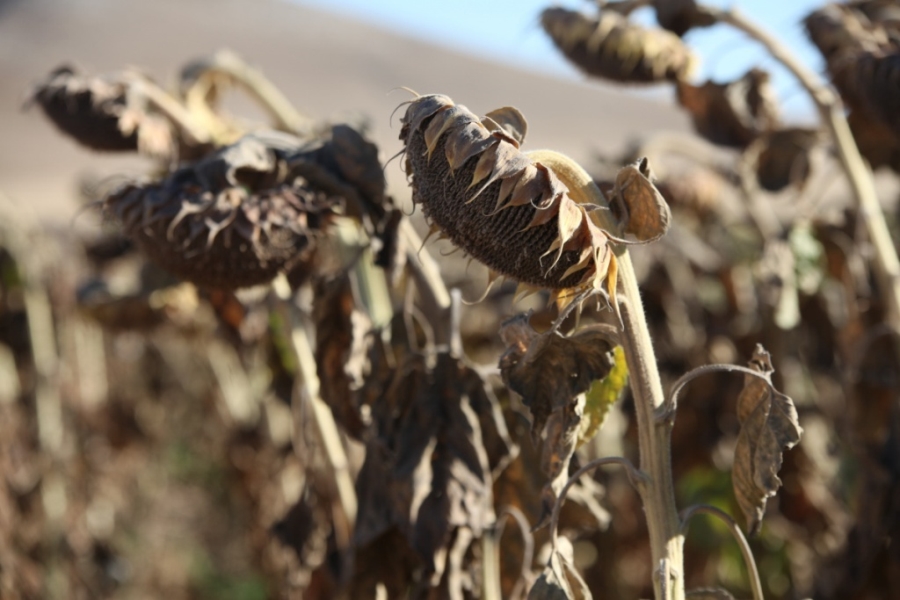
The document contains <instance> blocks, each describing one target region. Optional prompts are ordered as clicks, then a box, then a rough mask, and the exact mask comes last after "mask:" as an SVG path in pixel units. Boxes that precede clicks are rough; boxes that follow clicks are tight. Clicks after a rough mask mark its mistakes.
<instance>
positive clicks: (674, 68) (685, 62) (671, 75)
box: [541, 8, 696, 83]
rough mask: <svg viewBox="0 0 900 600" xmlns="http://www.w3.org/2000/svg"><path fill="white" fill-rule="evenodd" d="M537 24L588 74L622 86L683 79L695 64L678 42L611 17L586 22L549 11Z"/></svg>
mask: <svg viewBox="0 0 900 600" xmlns="http://www.w3.org/2000/svg"><path fill="white" fill-rule="evenodd" d="M541 25H542V26H543V27H544V31H546V32H547V33H548V34H549V35H550V37H551V38H552V39H553V43H554V44H556V46H557V47H558V48H559V49H560V50H562V52H563V54H565V55H566V58H568V59H569V60H570V61H572V62H573V63H575V64H576V65H577V66H578V67H579V68H580V69H582V70H583V71H584V72H585V73H587V74H588V75H595V76H597V77H604V78H606V79H612V80H613V81H620V82H624V83H653V82H660V81H666V80H670V81H677V80H683V79H685V78H686V77H688V76H689V75H690V72H691V70H692V69H693V66H694V64H695V63H696V59H695V57H694V55H693V54H692V53H691V51H690V49H688V47H687V46H685V45H684V44H683V43H682V41H681V39H680V38H679V37H678V36H677V35H674V34H672V33H670V32H668V31H664V30H662V29H658V30H652V29H645V28H643V27H640V26H638V25H635V24H634V23H631V22H630V21H629V20H628V19H627V18H626V17H623V16H622V15H620V14H618V13H615V12H604V13H603V14H601V15H600V16H599V17H588V16H586V15H584V14H582V13H580V12H576V11H571V10H566V9H563V8H548V9H547V10H545V11H544V12H543V13H542V14H541Z"/></svg>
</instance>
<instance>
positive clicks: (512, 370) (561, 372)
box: [500, 315, 613, 434]
mask: <svg viewBox="0 0 900 600" xmlns="http://www.w3.org/2000/svg"><path fill="white" fill-rule="evenodd" d="M500 337H501V338H502V339H503V341H504V343H505V344H506V346H507V349H506V352H505V353H504V354H503V356H502V357H501V358H500V370H501V373H502V375H503V380H504V381H505V382H506V385H507V386H509V388H510V389H511V390H513V391H514V392H516V393H518V394H519V395H520V396H522V400H523V402H524V403H525V405H526V406H527V407H528V408H529V410H530V411H531V415H532V434H538V433H540V432H541V431H542V430H543V428H544V425H545V424H546V422H547V418H548V417H549V415H550V414H551V413H552V412H553V411H555V410H557V409H560V408H563V407H565V406H567V405H568V404H570V403H571V402H572V400H573V398H575V397H576V396H578V395H579V394H582V393H584V392H586V391H587V390H588V389H590V387H591V384H592V383H593V382H594V381H596V380H598V379H602V378H603V377H605V376H606V375H607V374H608V373H609V371H610V369H611V368H612V365H613V363H612V359H611V358H610V350H612V347H613V344H612V343H611V342H610V334H609V332H608V331H606V330H605V329H597V328H584V329H582V330H581V331H579V332H578V333H576V334H574V335H572V336H569V337H565V336H563V335H561V334H560V333H558V332H557V331H553V330H551V331H547V332H545V333H542V334H538V333H537V332H536V331H535V330H534V329H533V328H532V327H531V325H530V324H529V323H528V315H519V316H517V317H515V318H513V319H511V320H510V321H508V322H507V323H504V325H503V327H502V328H501V330H500Z"/></svg>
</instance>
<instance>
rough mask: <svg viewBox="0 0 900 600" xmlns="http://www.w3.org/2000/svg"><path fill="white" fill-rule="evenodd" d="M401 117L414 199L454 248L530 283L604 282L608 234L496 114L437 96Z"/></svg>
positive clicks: (416, 102)
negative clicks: (475, 111)
mask: <svg viewBox="0 0 900 600" xmlns="http://www.w3.org/2000/svg"><path fill="white" fill-rule="evenodd" d="M490 114H492V113H489V115H490ZM493 114H496V113H493ZM508 114H518V111H516V112H515V113H508ZM501 120H504V119H501ZM519 120H520V119H519V118H518V117H517V118H515V119H509V121H511V122H518V121H519ZM521 121H522V123H524V118H523V119H521ZM402 123H403V128H402V131H401V133H400V139H401V140H403V142H404V144H405V152H406V158H405V160H406V171H407V173H408V174H409V175H410V176H411V179H412V189H413V201H414V202H415V203H416V204H417V205H420V206H422V209H423V210H424V212H425V215H426V217H428V218H429V219H430V220H432V221H433V223H434V225H436V226H437V227H438V228H439V229H440V230H441V232H442V233H443V234H444V235H445V236H446V237H448V238H450V240H451V241H453V243H454V244H456V245H457V246H458V247H460V248H462V249H463V250H464V251H465V252H467V253H468V254H470V255H472V256H473V257H474V258H476V259H477V260H479V261H481V262H482V263H484V264H485V265H487V266H488V267H489V268H490V269H491V270H493V271H495V272H497V273H499V274H502V275H505V276H507V277H509V278H511V279H515V280H517V281H520V282H522V283H525V284H529V285H532V286H537V287H542V288H550V289H554V290H561V289H566V288H571V287H579V286H586V285H594V286H595V287H596V288H597V289H599V288H600V285H599V284H600V282H602V281H603V280H604V279H605V278H606V274H607V269H608V268H609V264H610V260H611V255H612V252H611V250H610V248H609V246H608V245H607V241H608V238H607V236H606V235H605V234H604V232H603V231H602V230H600V228H599V227H598V226H597V225H596V224H595V223H594V222H593V220H592V219H591V216H590V215H589V214H588V212H587V211H586V210H585V207H583V206H582V205H580V204H577V203H576V202H575V201H574V200H572V199H571V198H570V197H569V195H568V189H567V188H566V187H565V185H563V184H562V183H561V182H560V181H559V179H558V178H557V177H556V175H555V174H554V173H553V172H552V171H551V170H550V169H548V168H547V167H545V166H543V165H542V164H540V163H539V162H534V161H532V160H531V159H529V158H528V157H527V156H525V155H524V154H523V153H522V152H520V151H519V149H518V140H515V139H514V140H510V133H509V131H508V130H507V129H506V128H504V127H500V128H498V127H497V121H496V119H494V118H486V119H485V121H482V120H480V119H479V118H478V117H477V116H475V115H474V114H473V113H472V112H470V111H469V110H468V109H467V108H466V107H464V106H461V105H458V104H455V103H454V102H453V100H451V99H450V98H448V97H446V96H440V95H431V96H420V97H418V98H417V99H416V100H414V101H413V102H412V103H411V104H410V105H409V107H408V108H407V111H406V114H405V116H404V117H403V119H402ZM486 123H487V124H486ZM512 130H514V131H520V129H519V128H518V127H517V126H516V127H513V128H512ZM519 139H521V138H519Z"/></svg>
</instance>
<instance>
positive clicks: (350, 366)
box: [313, 274, 371, 439]
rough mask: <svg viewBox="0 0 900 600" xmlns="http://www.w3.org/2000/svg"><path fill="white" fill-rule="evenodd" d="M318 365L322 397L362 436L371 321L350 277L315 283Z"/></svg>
mask: <svg viewBox="0 0 900 600" xmlns="http://www.w3.org/2000/svg"><path fill="white" fill-rule="evenodd" d="M313 318H314V319H315V322H316V350H315V357H316V367H317V370H318V372H319V381H320V382H321V394H322V399H323V400H325V402H326V403H327V404H328V406H329V407H331V411H332V412H333V413H334V417H335V419H336V420H337V422H338V423H340V424H341V425H342V426H343V427H344V430H345V431H346V432H347V433H349V434H350V435H352V436H354V437H356V438H357V439H361V437H362V434H363V430H364V428H365V425H364V423H363V420H362V417H361V416H360V401H359V398H358V397H357V394H356V391H357V390H358V389H360V388H361V387H362V386H363V385H365V384H366V383H367V380H366V379H367V378H366V376H367V375H368V374H369V373H368V371H369V366H370V365H369V361H368V358H369V347H370V343H371V336H370V335H369V330H370V328H371V321H370V320H369V318H368V317H367V316H366V315H365V314H364V313H363V312H362V311H359V310H357V309H356V303H355V301H354V297H353V290H352V287H351V284H350V278H349V277H348V276H347V275H346V274H342V275H340V276H338V277H337V278H336V279H335V280H333V281H327V282H326V281H320V282H317V284H316V300H315V304H314V306H313Z"/></svg>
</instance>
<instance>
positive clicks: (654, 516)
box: [528, 150, 685, 600]
mask: <svg viewBox="0 0 900 600" xmlns="http://www.w3.org/2000/svg"><path fill="white" fill-rule="evenodd" d="M528 156H529V158H531V159H532V160H533V161H535V162H540V163H542V164H543V165H544V166H546V167H549V168H550V169H552V170H553V172H554V173H555V174H556V176H557V177H559V179H560V180H561V181H562V182H563V183H564V184H565V185H566V186H567V187H568V188H569V196H570V197H571V198H572V199H573V200H575V201H576V202H579V203H592V204H596V205H600V206H603V207H607V208H609V203H608V201H607V200H606V198H605V197H604V196H603V193H602V192H601V191H600V189H599V188H598V187H597V185H596V184H595V183H594V181H593V179H592V178H591V176H590V175H588V174H587V172H586V171H585V170H584V169H583V168H581V166H580V165H578V164H577V163H576V162H575V161H573V160H572V159H570V158H568V157H567V156H564V155H562V154H559V153H557V152H553V151H549V150H541V151H536V152H531V153H529V154H528ZM590 214H591V215H592V218H594V219H596V220H597V223H598V225H599V226H600V227H601V228H602V229H604V230H607V231H617V230H618V227H617V224H616V223H615V221H614V220H613V217H612V211H610V210H597V211H593V212H591V213H590ZM613 249H614V252H615V254H616V259H617V261H618V293H617V298H616V302H617V303H618V305H619V306H618V308H619V309H620V312H621V317H622V322H621V328H622V346H623V348H624V349H625V360H626V362H627V364H628V372H629V376H630V378H631V392H632V395H633V396H634V404H635V412H636V416H637V427H638V440H639V446H640V464H639V469H640V471H641V472H642V473H645V474H646V476H647V478H646V480H645V481H644V484H643V485H641V486H640V487H639V492H640V495H641V500H642V501H643V503H644V510H645V513H646V515H647V528H648V530H649V533H650V549H651V555H652V560H653V562H652V564H653V565H655V566H659V568H655V569H654V573H655V576H654V579H653V589H654V594H655V597H656V599H657V600H683V599H684V597H685V592H684V556H683V546H684V535H683V533H682V532H681V521H680V519H679V518H678V511H677V508H676V505H675V488H674V485H673V482H672V464H671V439H670V438H671V431H672V423H671V421H662V422H660V421H659V420H657V419H656V418H655V415H656V412H657V411H659V410H661V409H662V408H661V407H662V406H663V405H664V403H665V396H664V395H663V389H662V384H661V382H660V378H659V370H658V368H657V365H656V355H655V353H654V351H653V342H652V340H651V338H650V332H649V330H648V328H647V321H646V319H645V317H644V309H643V305H642V303H641V296H640V291H639V290H638V285H637V277H636V276H635V273H634V268H633V267H632V265H631V258H630V257H629V255H628V251H627V250H626V249H625V247H623V246H618V245H613Z"/></svg>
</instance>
